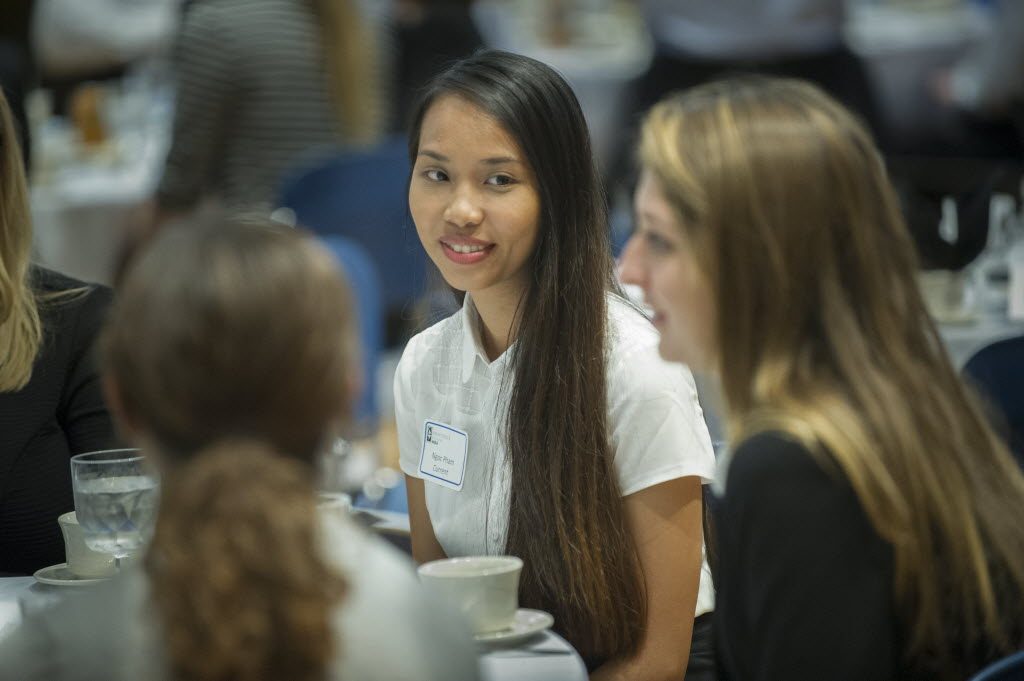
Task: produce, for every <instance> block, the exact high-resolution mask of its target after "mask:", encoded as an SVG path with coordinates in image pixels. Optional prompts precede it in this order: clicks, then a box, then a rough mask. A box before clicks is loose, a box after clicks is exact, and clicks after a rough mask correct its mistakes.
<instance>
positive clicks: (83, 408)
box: [0, 268, 117, 574]
mask: <svg viewBox="0 0 1024 681" xmlns="http://www.w3.org/2000/svg"><path fill="white" fill-rule="evenodd" d="M33 276H34V279H35V285H34V288H35V289H36V290H37V291H38V292H39V293H41V294H45V293H48V292H54V291H63V290H68V289H73V288H78V287H85V286H86V284H83V283H82V282H79V281H76V280H74V279H70V278H68V277H65V276H63V275H60V274H57V273H56V272H51V271H49V270H45V269H42V268H36V269H34V270H33ZM110 300H111V292H110V290H109V289H107V288H104V287H99V286H89V287H88V289H87V290H86V292H84V293H82V294H78V295H74V296H72V297H70V298H68V299H65V300H63V301H57V302H45V301H43V302H41V303H40V305H39V316H40V318H41V320H42V325H43V343H42V346H41V349H40V353H39V356H38V357H37V358H36V363H35V366H34V368H33V370H32V378H31V379H30V380H29V382H28V385H26V386H25V387H24V388H22V389H21V390H19V391H17V392H13V393H0V573H13V574H32V573H33V572H34V571H35V570H38V569H39V568H42V567H46V566H47V565H53V564H55V563H61V562H64V540H63V538H62V536H61V532H60V528H59V526H58V525H57V516H59V515H60V514H62V513H65V512H66V511H71V510H74V507H75V505H74V498H73V496H72V493H71V467H70V464H69V463H68V460H69V459H70V457H71V456H72V455H73V454H80V453H82V452H88V451H93V450H99V449H109V448H111V447H114V446H116V444H117V443H116V442H115V438H114V431H113V426H112V424H111V420H110V416H109V414H108V413H107V408H106V406H105V405H104V403H103V397H102V393H101V389H100V380H99V375H98V373H97V369H96V365H95V361H94V357H93V343H94V340H95V338H96V335H97V333H98V332H99V329H100V325H101V323H102V320H103V315H104V314H105V313H106V310H107V307H108V306H109V305H110Z"/></svg>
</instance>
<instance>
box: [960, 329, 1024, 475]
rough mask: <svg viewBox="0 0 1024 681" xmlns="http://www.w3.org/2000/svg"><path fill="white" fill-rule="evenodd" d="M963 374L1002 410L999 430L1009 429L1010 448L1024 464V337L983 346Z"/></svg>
mask: <svg viewBox="0 0 1024 681" xmlns="http://www.w3.org/2000/svg"><path fill="white" fill-rule="evenodd" d="M963 374H964V377H965V378H966V379H967V381H968V382H969V383H971V384H972V385H974V387H975V388H976V389H977V390H978V391H979V392H980V393H981V395H982V397H983V398H984V399H985V400H987V401H988V403H989V406H991V407H992V408H993V409H996V410H998V413H997V414H995V415H994V416H995V419H994V425H995V427H996V430H1005V432H1003V434H1004V435H1005V436H1006V440H1007V443H1008V444H1009V446H1010V449H1011V450H1012V451H1013V454H1014V456H1015V457H1017V462H1018V463H1020V464H1021V466H1022V467H1024V336H1018V337H1016V338H1008V339H1006V340H1001V341H998V342H996V343H992V344H991V345H988V346H986V347H984V348H982V349H981V350H979V351H978V352H977V353H975V355H974V356H973V357H971V358H970V359H969V360H968V361H967V364H965V365H964V369H963Z"/></svg>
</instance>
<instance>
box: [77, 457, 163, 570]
mask: <svg viewBox="0 0 1024 681" xmlns="http://www.w3.org/2000/svg"><path fill="white" fill-rule="evenodd" d="M71 483H72V488H73V490H74V493H75V511H76V512H77V513H78V522H79V524H80V525H81V526H82V533H83V535H84V538H85V543H86V545H87V546H88V547H89V548H91V549H92V550H94V551H100V552H103V553H109V554H111V555H113V556H114V557H115V558H116V559H117V563H118V565H119V566H120V564H121V560H122V559H124V558H127V557H128V556H130V555H132V554H133V553H135V552H137V551H139V549H141V548H142V547H143V546H144V545H145V544H146V542H148V541H149V539H150V538H151V537H152V535H153V528H154V525H155V523H156V512H157V502H158V496H159V492H158V490H159V479H158V477H157V475H156V474H155V473H154V472H153V471H152V470H150V468H149V466H148V465H147V464H146V459H145V457H143V456H142V453H141V452H140V451H139V450H137V449H111V450H106V451H102V452H89V453H87V454H79V455H77V456H73V457H71Z"/></svg>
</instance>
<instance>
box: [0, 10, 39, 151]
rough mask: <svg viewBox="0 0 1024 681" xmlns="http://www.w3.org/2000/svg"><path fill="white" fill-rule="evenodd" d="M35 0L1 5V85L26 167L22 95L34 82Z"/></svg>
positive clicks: (27, 141) (27, 140)
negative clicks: (33, 23) (32, 28)
mask: <svg viewBox="0 0 1024 681" xmlns="http://www.w3.org/2000/svg"><path fill="white" fill-rule="evenodd" d="M33 4H34V0H7V1H6V2H4V3H3V4H2V5H0V88H3V93H4V96H5V97H6V98H7V102H8V105H9V106H10V109H11V113H12V115H13V117H14V125H15V130H16V132H17V135H18V142H19V146H20V147H21V150H22V154H23V157H24V160H25V166H26V168H27V167H28V166H29V165H30V162H31V157H32V153H31V149H32V148H31V143H30V136H29V126H28V116H27V115H26V113H25V96H26V95H27V94H28V92H29V90H30V89H31V87H32V85H33V84H34V67H33V63H32V49H31V26H32V8H33Z"/></svg>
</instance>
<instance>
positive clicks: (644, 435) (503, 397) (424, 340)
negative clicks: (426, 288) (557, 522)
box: [395, 295, 715, 615]
mask: <svg viewBox="0 0 1024 681" xmlns="http://www.w3.org/2000/svg"><path fill="white" fill-rule="evenodd" d="M608 317H609V325H608V330H609V334H608V338H609V353H608V364H607V372H608V373H607V386H608V388H607V390H608V415H609V425H610V429H611V433H610V435H611V445H612V448H613V451H614V466H615V472H616V475H617V476H618V483H619V489H620V491H621V493H622V495H623V496H627V495H630V494H633V493H634V492H638V491H640V490H642V489H646V488H648V487H651V486H653V485H657V484H659V483H662V482H667V481H669V480H674V479H676V478H681V477H687V476H697V477H700V478H701V479H702V481H703V482H704V483H705V484H706V483H709V482H710V481H711V480H712V479H713V478H714V474H715V459H714V454H713V451H712V448H711V437H710V436H709V435H708V429H707V426H706V425H705V423H704V418H703V413H702V411H701V407H700V404H699V402H698V400H697V390H696V387H695V386H694V382H693V376H692V375H691V374H690V372H689V370H688V369H686V368H685V367H683V366H681V365H678V364H671V363H668V362H665V361H664V360H662V359H661V357H660V356H659V355H658V334H657V331H655V329H654V327H653V326H652V325H651V324H650V322H649V321H648V320H646V319H645V318H644V317H643V316H642V315H641V314H640V313H639V312H637V311H636V310H635V309H634V308H632V307H631V306H630V305H629V304H627V303H626V302H625V301H623V300H621V299H620V298H618V297H617V296H614V295H610V296H609V304H608ZM508 357H509V352H508V351H506V352H505V353H504V354H503V355H501V356H500V357H498V358H497V359H496V360H494V361H493V362H489V361H488V359H487V355H486V354H485V353H484V351H483V345H482V343H481V341H480V337H479V316H478V315H477V312H476V309H475V307H474V306H473V304H472V301H471V299H470V296H469V295H467V296H466V302H465V304H464V305H463V308H462V310H461V311H460V312H457V313H456V314H454V315H452V316H451V317H448V318H447V319H444V320H442V321H441V322H438V323H437V324H435V325H434V326H432V327H430V328H429V329H427V330H426V331H423V332H422V333H420V334H417V335H416V336H415V337H413V338H412V340H410V341H409V344H408V345H407V346H406V348H405V352H404V353H403V354H402V359H401V361H400V362H399V364H398V369H397V371H396V373H395V412H396V417H397V422H398V444H399V450H400V454H401V466H402V470H403V471H404V472H405V473H406V474H407V475H410V476H413V477H417V478H422V479H423V480H424V481H425V484H424V488H425V492H426V504H427V510H428V512H429V514H430V520H431V524H432V525H433V528H434V534H435V535H436V536H437V539H438V541H439V542H440V543H441V546H442V547H443V548H444V550H445V553H446V554H447V555H448V556H450V557H455V556H465V555H481V554H483V555H487V554H490V555H493V554H497V553H501V552H502V551H503V550H504V545H505V536H506V532H507V530H508V515H509V514H508V500H509V486H508V485H509V470H508V464H507V462H506V457H505V439H504V437H503V433H502V431H503V422H504V414H505V413H507V409H508V395H509V393H510V388H511V386H510V385H507V383H508V382H509V381H511V380H512V373H511V370H509V371H508V372H507V375H506V369H507V368H508ZM503 384H504V385H503ZM428 422H429V423H428ZM445 426H447V427H449V428H450V429H451V430H448V429H446V428H445ZM442 430H447V432H448V433H451V434H453V435H452V437H453V438H454V440H455V441H456V442H457V444H458V446H459V447H461V448H462V449H460V451H464V454H463V457H464V460H463V458H461V457H460V456H458V455H454V454H453V455H452V458H453V459H455V460H456V461H455V463H454V466H450V467H446V468H445V469H444V470H448V469H449V468H452V469H453V470H451V471H450V473H449V474H448V477H449V478H451V479H450V480H449V481H448V482H445V481H444V480H439V479H438V478H436V477H434V476H432V475H431V474H430V473H429V472H427V471H429V470H430V466H429V461H428V459H430V458H431V457H435V456H437V455H438V452H439V451H441V450H439V449H438V448H437V446H436V441H437V438H436V436H435V435H433V433H437V432H440V431H442ZM463 433H464V434H465V435H464V436H463V435H462V434H463ZM426 438H430V439H431V440H432V441H433V442H434V444H430V445H428V443H426V442H425V439H426ZM447 444H448V445H449V446H450V445H451V442H448V443H447ZM442 455H443V456H445V457H447V456H448V454H447V453H446V452H442ZM421 458H423V459H424V460H423V461H421ZM451 460H452V459H449V461H451ZM453 483H458V484H457V485H456V484H453ZM456 487H461V488H460V489H456ZM713 609H714V590H713V587H712V582H711V572H710V570H709V569H708V565H707V561H706V559H705V560H704V561H703V564H702V567H701V576H700V589H699V592H698V596H697V609H696V613H695V614H696V615H701V614H703V613H705V612H710V611H711V610H713Z"/></svg>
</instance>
